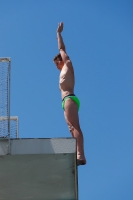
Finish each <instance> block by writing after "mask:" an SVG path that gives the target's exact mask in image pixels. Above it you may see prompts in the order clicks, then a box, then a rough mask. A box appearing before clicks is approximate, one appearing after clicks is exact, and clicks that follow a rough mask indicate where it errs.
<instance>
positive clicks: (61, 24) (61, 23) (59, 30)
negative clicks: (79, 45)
mask: <svg viewBox="0 0 133 200" xmlns="http://www.w3.org/2000/svg"><path fill="white" fill-rule="evenodd" d="M62 31H63V22H60V23H59V24H58V28H57V32H59V33H61V32H62Z"/></svg>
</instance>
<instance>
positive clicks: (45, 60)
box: [0, 0, 133, 200]
mask: <svg viewBox="0 0 133 200" xmlns="http://www.w3.org/2000/svg"><path fill="white" fill-rule="evenodd" d="M0 5H1V6H0V7H1V8H0V57H11V62H12V69H11V115H12V116H18V117H19V137H20V138H53V137H70V133H69V131H68V128H67V125H66V123H65V120H64V116H63V110H62V108H61V96H60V91H59V89H58V79H59V71H58V70H57V69H56V67H55V66H54V64H53V62H52V59H53V57H54V56H55V55H56V54H57V53H58V48H57V40H56V28H57V25H58V22H60V21H63V22H64V32H63V34H62V35H63V38H64V42H65V45H66V48H67V53H68V55H69V56H70V58H71V60H72V62H73V65H74V69H75V76H76V85H75V94H76V95H77V96H78V97H79V99H80V101H81V109H80V111H79V116H80V124H81V128H82V131H83V133H84V140H85V154H86V158H87V165H86V166H81V167H79V170H78V173H79V175H78V177H79V200H132V199H133V1H132V0H117V1H116V0H112V1H107V0H101V1H99V0H84V1H70V0H68V1H61V0H60V1H59V0H56V1H54V0H53V1H52V0H34V1H33V0H28V1H26V0H19V1H17V0H12V1H10V0H5V1H2V0H1V1H0Z"/></svg>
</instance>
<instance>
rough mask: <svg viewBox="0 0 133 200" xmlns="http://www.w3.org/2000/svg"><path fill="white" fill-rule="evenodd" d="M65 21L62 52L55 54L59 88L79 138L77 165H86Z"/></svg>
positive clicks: (71, 127)
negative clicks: (66, 41) (66, 40)
mask: <svg viewBox="0 0 133 200" xmlns="http://www.w3.org/2000/svg"><path fill="white" fill-rule="evenodd" d="M62 31H63V23H59V25H58V28H57V40H58V48H59V51H60V54H58V55H57V56H55V58H54V63H55V65H56V66H57V68H58V69H59V70H60V79H59V88H60V91H61V96H62V108H63V110H64V116H65V120H66V123H67V124H68V128H69V130H70V132H71V134H72V136H73V137H74V138H76V139H77V165H85V164H86V159H85V155H84V144H83V143H84V142H83V134H82V131H81V128H80V124H79V117H78V110H79V107H80V101H79V99H78V98H77V97H76V96H75V95H74V83H75V78H74V69H73V66H72V62H71V60H70V58H69V56H68V55H67V53H66V50H65V45H64V42H63V39H62V36H61V32H62Z"/></svg>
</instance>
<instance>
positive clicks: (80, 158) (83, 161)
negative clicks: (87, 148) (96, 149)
mask: <svg viewBox="0 0 133 200" xmlns="http://www.w3.org/2000/svg"><path fill="white" fill-rule="evenodd" d="M85 164H86V159H85V157H84V156H81V155H77V166H79V165H85Z"/></svg>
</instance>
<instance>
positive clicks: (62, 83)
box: [59, 64, 75, 99]
mask: <svg viewBox="0 0 133 200" xmlns="http://www.w3.org/2000/svg"><path fill="white" fill-rule="evenodd" d="M74 84H75V78H74V70H73V67H72V66H69V67H68V66H67V65H66V64H64V66H63V68H62V70H61V72H60V77H59V88H60V90H61V96H62V99H63V98H64V97H65V96H66V95H69V94H73V93H74Z"/></svg>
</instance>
